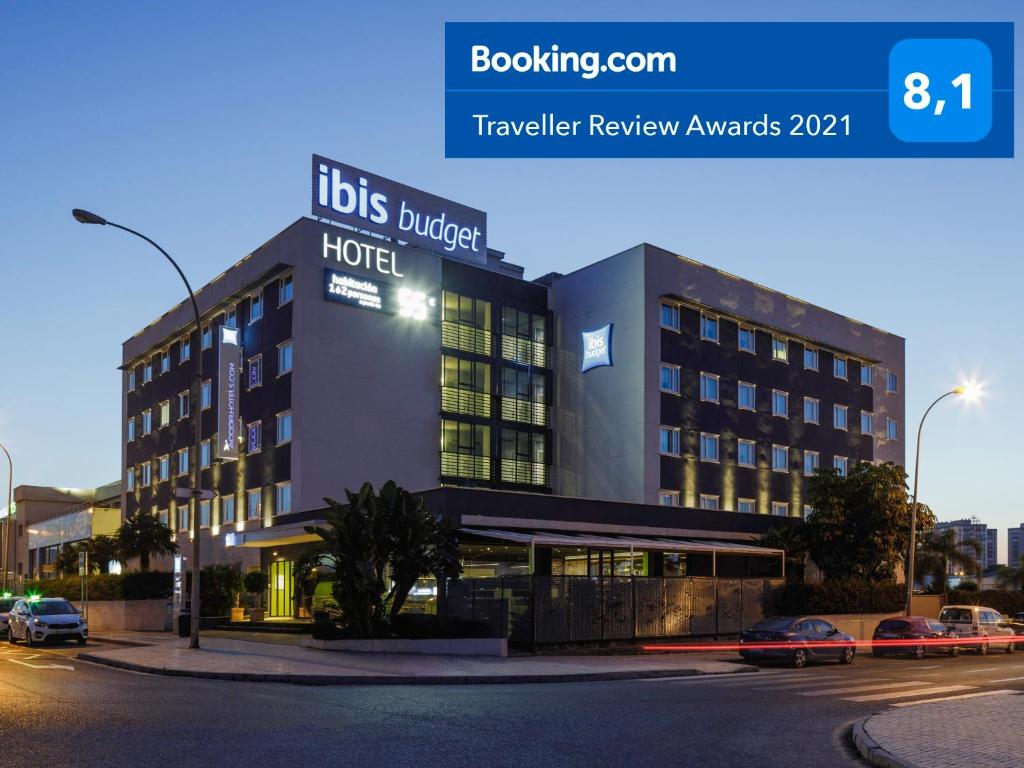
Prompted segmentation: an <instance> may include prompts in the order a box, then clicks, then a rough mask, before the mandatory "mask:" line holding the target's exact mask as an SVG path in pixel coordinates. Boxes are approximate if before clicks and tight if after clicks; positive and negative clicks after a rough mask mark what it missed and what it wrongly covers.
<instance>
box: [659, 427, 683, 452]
mask: <svg viewBox="0 0 1024 768" xmlns="http://www.w3.org/2000/svg"><path fill="white" fill-rule="evenodd" d="M658 450H659V451H661V452H662V453H667V454H669V455H671V456H678V455H679V429H678V428H677V427H659V428H658Z"/></svg>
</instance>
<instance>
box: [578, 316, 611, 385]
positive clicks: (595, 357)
mask: <svg viewBox="0 0 1024 768" xmlns="http://www.w3.org/2000/svg"><path fill="white" fill-rule="evenodd" d="M582 336H583V364H582V365H581V366H580V371H581V372H582V373H586V372H587V371H589V370H590V369H591V368H599V367H601V366H602V365H611V364H612V324H611V323H608V325H606V326H604V327H603V328H598V329H596V330H593V331H583V334H582Z"/></svg>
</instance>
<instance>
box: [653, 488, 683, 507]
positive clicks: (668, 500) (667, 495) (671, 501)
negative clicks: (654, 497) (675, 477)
mask: <svg viewBox="0 0 1024 768" xmlns="http://www.w3.org/2000/svg"><path fill="white" fill-rule="evenodd" d="M658 504H660V505H661V506H663V507H678V506H679V491H658Z"/></svg>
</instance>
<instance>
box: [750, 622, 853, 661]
mask: <svg viewBox="0 0 1024 768" xmlns="http://www.w3.org/2000/svg"><path fill="white" fill-rule="evenodd" d="M740 645H741V646H743V645H747V646H750V647H747V648H742V647H741V648H740V656H742V657H743V658H744V659H747V660H748V661H772V660H774V661H788V662H790V663H791V664H792V665H793V666H794V667H804V666H806V665H807V662H809V661H818V660H824V659H837V660H838V661H839V663H840V664H850V663H852V662H853V658H854V655H855V654H856V652H857V646H856V641H855V639H854V638H853V636H851V635H847V634H845V633H843V632H840V631H839V630H838V629H836V628H835V627H834V626H832V624H830V623H829V622H827V621H825V620H824V619H816V618H813V617H810V616H772V617H769V618H766V619H762V620H761V621H759V622H758V623H757V624H755V625H754V626H752V627H751V628H750V629H747V630H744V631H743V632H742V633H741V634H740Z"/></svg>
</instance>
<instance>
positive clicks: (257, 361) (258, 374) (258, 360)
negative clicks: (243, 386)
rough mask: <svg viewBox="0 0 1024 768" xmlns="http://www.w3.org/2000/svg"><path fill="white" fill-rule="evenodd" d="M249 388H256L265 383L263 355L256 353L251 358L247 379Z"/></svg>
mask: <svg viewBox="0 0 1024 768" xmlns="http://www.w3.org/2000/svg"><path fill="white" fill-rule="evenodd" d="M247 382H248V386H249V389H255V388H256V387H258V386H260V385H261V384H263V355H256V356H255V357H250V358H249V376H248V379H247Z"/></svg>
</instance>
